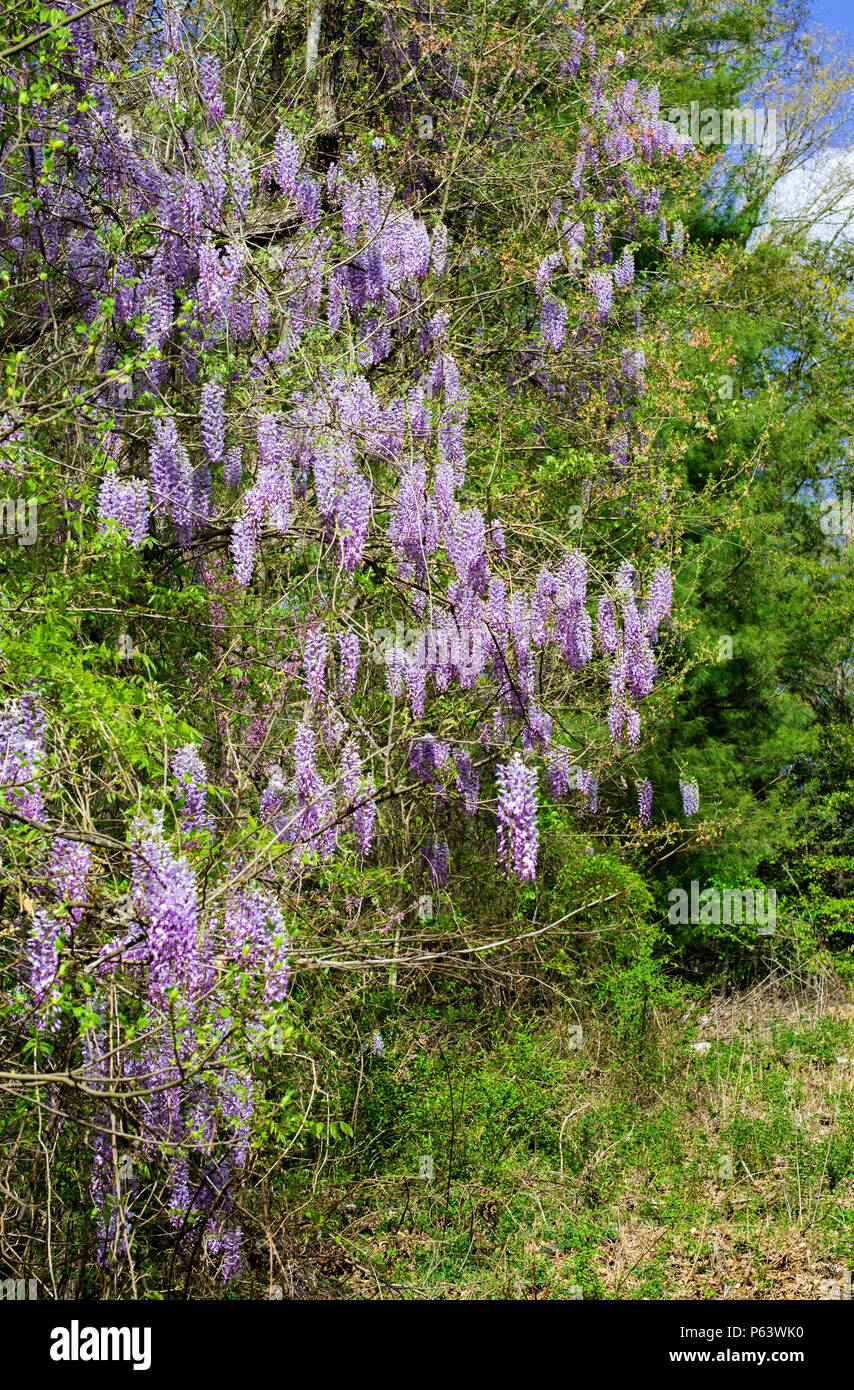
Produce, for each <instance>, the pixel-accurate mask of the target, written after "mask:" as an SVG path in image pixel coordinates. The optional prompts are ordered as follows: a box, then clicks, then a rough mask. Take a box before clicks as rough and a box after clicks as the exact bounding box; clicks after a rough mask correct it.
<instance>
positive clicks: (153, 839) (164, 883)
mask: <svg viewBox="0 0 854 1390" xmlns="http://www.w3.org/2000/svg"><path fill="white" fill-rule="evenodd" d="M131 866H132V879H131V893H132V897H133V902H134V906H135V907H136V910H137V912H138V914H139V917H140V919H141V921H142V923H143V924H144V927H145V931H146V957H147V960H148V970H149V976H148V979H149V992H150V994H151V996H152V999H153V1000H154V1002H156V1003H158V1004H160V1005H163V1004H164V1003H165V1001H166V999H167V996H168V994H169V992H170V990H172V989H175V988H177V989H178V990H179V991H180V992H181V993H182V994H183V995H184V996H185V997H186V998H187V999H192V998H193V997H194V996H195V995H196V994H197V993H198V992H199V990H200V988H201V987H202V984H203V982H204V974H205V972H204V967H203V961H202V958H201V954H200V948H199V915H198V888H197V885H196V880H195V876H194V874H193V872H192V870H191V868H190V866H189V864H188V863H187V861H186V859H184V858H183V857H180V858H179V857H177V856H176V855H175V854H173V852H172V849H171V848H170V846H169V844H168V843H167V841H166V840H165V837H164V834H163V813H162V812H159V813H158V814H157V815H155V816H154V817H153V818H152V819H151V820H150V821H145V820H137V821H135V822H134V824H133V827H132V830H131Z"/></svg>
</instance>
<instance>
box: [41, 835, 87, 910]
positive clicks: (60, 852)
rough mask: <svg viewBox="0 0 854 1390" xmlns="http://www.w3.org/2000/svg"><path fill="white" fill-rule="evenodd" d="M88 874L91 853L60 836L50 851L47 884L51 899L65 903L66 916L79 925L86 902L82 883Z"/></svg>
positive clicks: (77, 842) (77, 843)
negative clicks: (49, 884)
mask: <svg viewBox="0 0 854 1390" xmlns="http://www.w3.org/2000/svg"><path fill="white" fill-rule="evenodd" d="M91 872H92V851H91V849H90V848H89V846H88V845H86V844H81V843H80V841H78V840H66V839H65V838H64V837H60V838H58V839H56V840H54V842H53V846H52V848H51V852H50V874H49V877H50V883H51V887H52V888H53V892H54V896H55V897H56V898H57V899H58V900H59V901H60V902H65V903H67V904H68V915H69V917H70V918H71V920H72V921H73V922H74V923H75V925H79V922H80V918H81V917H82V915H83V908H84V907H85V906H86V902H87V892H86V883H87V880H88V878H89V875H90V873H91Z"/></svg>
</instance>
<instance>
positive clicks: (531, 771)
mask: <svg viewBox="0 0 854 1390" xmlns="http://www.w3.org/2000/svg"><path fill="white" fill-rule="evenodd" d="M495 780H496V782H497V784H498V855H499V859H500V860H501V861H502V863H503V865H504V872H505V874H511V873H512V874H515V875H516V876H517V877H518V878H522V879H533V878H534V877H535V876H536V872H537V848H538V843H539V832H538V830H537V771H536V768H528V767H526V766H525V764H524V763H523V761H522V758H521V755H520V754H519V753H516V754H515V755H514V757H513V759H512V761H511V762H509V763H507V764H506V766H504V767H501V766H499V767H497V768H496V770H495Z"/></svg>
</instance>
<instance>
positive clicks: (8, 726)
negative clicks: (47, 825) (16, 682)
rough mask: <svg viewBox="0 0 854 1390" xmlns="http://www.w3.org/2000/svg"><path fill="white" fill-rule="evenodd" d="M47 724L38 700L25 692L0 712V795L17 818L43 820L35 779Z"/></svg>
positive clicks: (33, 695)
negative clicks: (16, 813)
mask: <svg viewBox="0 0 854 1390" xmlns="http://www.w3.org/2000/svg"><path fill="white" fill-rule="evenodd" d="M46 737H47V721H46V719H45V715H44V711H43V710H42V708H41V705H40V704H39V701H38V697H37V696H36V695H35V694H34V693H33V692H25V693H24V694H23V695H21V697H20V698H19V699H17V700H7V701H6V703H5V704H4V706H3V708H2V710H0V791H2V792H3V793H4V795H5V799H6V801H7V803H8V804H9V805H11V806H12V807H13V808H14V809H15V810H16V811H17V812H18V813H19V814H20V815H22V816H27V817H28V818H29V819H30V820H35V821H41V820H43V819H44V802H43V799H42V791H41V787H40V786H39V783H38V780H37V779H38V776H39V773H40V770H41V765H42V763H43V761H44V758H45V752H46Z"/></svg>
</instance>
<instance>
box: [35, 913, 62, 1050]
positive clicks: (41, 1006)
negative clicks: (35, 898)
mask: <svg viewBox="0 0 854 1390" xmlns="http://www.w3.org/2000/svg"><path fill="white" fill-rule="evenodd" d="M62 938H63V924H62V920H61V918H60V917H59V915H58V914H57V913H56V912H54V911H50V912H49V911H47V910H46V909H45V908H43V907H40V908H37V909H36V912H35V915H34V916H33V919H32V922H31V923H30V932H29V939H28V941H27V954H28V956H29V965H30V969H29V986H30V991H31V993H32V999H33V1005H34V1009H35V1020H34V1021H35V1026H36V1028H37V1029H38V1031H39V1032H45V1031H48V1032H49V1031H51V1030H53V1029H56V1028H57V1027H58V1026H59V1021H60V1015H59V1009H58V1005H59V1001H60V998H61V996H62V986H61V984H60V980H59V952H60V946H61V944H62Z"/></svg>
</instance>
